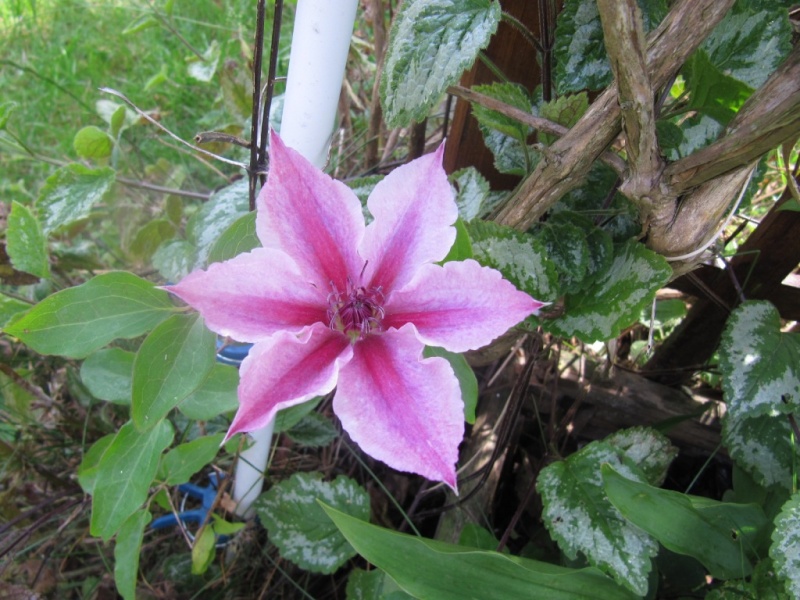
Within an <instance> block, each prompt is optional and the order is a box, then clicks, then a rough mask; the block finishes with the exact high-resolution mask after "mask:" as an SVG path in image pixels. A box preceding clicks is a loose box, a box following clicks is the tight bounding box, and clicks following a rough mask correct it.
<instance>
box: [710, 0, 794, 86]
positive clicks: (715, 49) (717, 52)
mask: <svg viewBox="0 0 800 600" xmlns="http://www.w3.org/2000/svg"><path fill="white" fill-rule="evenodd" d="M737 4H738V6H736V7H734V9H733V10H731V11H729V12H728V13H727V14H726V15H725V17H724V18H723V19H722V21H721V22H720V23H719V24H718V25H717V26H716V27H715V28H714V30H713V31H712V32H711V35H709V36H708V37H707V38H706V39H705V41H704V42H703V45H702V46H701V48H702V50H703V51H705V52H706V53H707V54H708V56H709V59H710V60H711V63H712V64H713V65H714V66H715V67H717V69H719V70H720V71H721V72H723V73H725V74H726V75H730V76H731V77H734V78H736V79H738V80H739V81H741V82H743V83H745V84H746V85H748V86H749V87H751V88H758V87H760V86H761V85H763V83H764V82H765V81H766V80H767V77H769V75H770V73H772V72H773V71H774V70H775V68H776V67H777V66H778V65H779V64H780V63H781V61H783V59H784V58H785V57H786V55H787V54H788V53H789V51H790V50H791V47H792V44H791V39H792V26H791V23H790V22H789V11H788V10H786V8H785V7H783V6H781V5H780V3H778V2H775V3H771V4H769V3H764V4H763V5H762V6H761V7H760V8H761V9H760V10H754V9H752V8H748V7H747V5H748V4H749V3H747V2H740V3H737Z"/></svg>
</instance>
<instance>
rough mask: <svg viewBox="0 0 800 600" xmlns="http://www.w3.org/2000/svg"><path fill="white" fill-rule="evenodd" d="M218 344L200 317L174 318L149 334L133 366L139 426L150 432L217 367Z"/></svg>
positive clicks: (134, 415)
mask: <svg viewBox="0 0 800 600" xmlns="http://www.w3.org/2000/svg"><path fill="white" fill-rule="evenodd" d="M215 342H216V336H215V335H214V334H213V333H212V332H211V331H209V330H208V329H207V328H206V326H205V324H204V323H203V320H202V319H201V318H200V317H199V316H198V315H175V316H173V317H171V318H169V319H167V320H166V321H164V322H163V323H161V324H160V325H159V326H158V327H156V328H155V329H154V330H153V331H152V332H150V335H148V336H147V338H145V340H144V342H142V345H141V346H140V347H139V351H138V352H137V353H136V360H135V361H134V363H133V395H132V406H131V416H132V418H133V422H134V423H135V424H136V427H138V428H139V429H141V430H147V429H150V428H151V427H153V426H154V425H155V424H156V423H158V422H160V421H161V419H163V418H164V417H165V416H167V413H169V411H170V410H172V409H173V408H175V407H176V406H177V405H178V404H180V402H181V401H182V400H183V399H184V398H186V397H187V396H188V395H189V394H191V393H192V392H193V391H194V390H195V389H197V388H198V387H199V386H200V384H202V383H203V381H204V380H205V378H206V376H207V375H208V373H209V371H211V368H212V367H213V366H214V360H215V357H216V348H215Z"/></svg>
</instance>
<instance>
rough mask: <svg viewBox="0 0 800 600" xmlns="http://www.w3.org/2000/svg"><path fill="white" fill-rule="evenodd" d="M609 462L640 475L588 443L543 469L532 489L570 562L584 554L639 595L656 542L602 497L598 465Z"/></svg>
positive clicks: (604, 447) (613, 452) (610, 450)
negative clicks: (537, 492)
mask: <svg viewBox="0 0 800 600" xmlns="http://www.w3.org/2000/svg"><path fill="white" fill-rule="evenodd" d="M603 464H610V465H612V466H613V467H614V469H615V470H617V471H618V472H621V473H623V474H624V476H625V477H627V478H629V479H632V480H634V481H640V482H641V481H644V480H645V476H644V475H643V474H642V472H641V470H639V469H638V468H637V467H636V465H635V464H634V463H633V461H631V460H630V459H628V458H627V457H625V456H624V455H623V453H622V452H620V450H619V449H617V448H615V447H614V446H612V445H611V444H607V443H605V442H592V443H591V444H589V445H587V446H586V447H584V448H583V449H582V450H580V451H578V452H576V453H575V454H572V455H571V456H570V457H569V458H567V459H566V460H562V461H559V462H556V463H553V464H551V465H549V466H547V467H545V468H544V469H543V470H542V472H541V473H540V474H539V479H538V481H537V483H536V489H537V490H538V491H539V493H540V494H541V496H542V503H543V505H544V511H543V513H542V517H543V519H544V523H545V526H546V527H547V529H548V530H549V531H550V535H551V536H552V537H553V539H555V540H556V542H557V543H558V545H559V547H560V548H561V550H562V551H563V552H564V554H566V555H567V556H568V557H570V558H571V559H575V558H577V557H578V553H581V554H583V555H584V556H585V557H586V558H587V560H588V561H589V563H590V564H592V565H593V566H595V567H597V568H599V569H601V570H602V571H604V572H606V573H608V574H609V575H611V576H612V577H613V578H614V579H615V580H616V581H617V583H619V584H620V585H622V586H625V587H627V588H628V589H630V590H631V591H632V592H634V593H636V594H639V595H644V594H645V593H646V592H647V588H648V576H649V573H650V570H651V568H652V563H651V558H652V557H653V556H655V555H656V554H657V553H658V543H657V542H656V541H655V540H654V539H653V538H652V537H651V536H650V535H648V534H647V533H645V532H644V531H642V530H641V529H639V528H638V527H636V526H635V525H633V524H631V523H629V522H628V521H627V520H626V519H625V518H624V517H623V516H622V514H621V513H620V512H619V510H618V509H617V508H615V507H614V505H613V504H611V502H610V501H609V500H608V498H607V497H606V493H605V489H604V485H603V477H602V475H601V471H600V467H601V466H602V465H603Z"/></svg>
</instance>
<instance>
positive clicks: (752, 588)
mask: <svg viewBox="0 0 800 600" xmlns="http://www.w3.org/2000/svg"><path fill="white" fill-rule="evenodd" d="M761 598H769V600H796V598H797V596H790V595H788V594H787V593H786V591H785V589H784V586H783V580H782V578H780V577H779V576H778V574H777V573H776V572H775V569H774V567H773V565H772V561H771V560H769V559H764V560H762V561H761V562H759V563H758V565H756V567H755V569H754V570H753V574H752V575H751V576H750V577H748V578H747V579H730V580H728V581H726V582H724V583H723V584H722V585H721V586H720V587H717V588H715V589H713V590H711V591H710V592H709V593H707V594H706V595H705V600H760V599H761Z"/></svg>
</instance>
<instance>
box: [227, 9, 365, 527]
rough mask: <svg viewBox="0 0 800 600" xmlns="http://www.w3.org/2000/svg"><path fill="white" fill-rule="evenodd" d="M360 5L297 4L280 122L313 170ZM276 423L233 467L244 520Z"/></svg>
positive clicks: (323, 158) (323, 154) (322, 153)
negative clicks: (310, 163) (312, 166)
mask: <svg viewBox="0 0 800 600" xmlns="http://www.w3.org/2000/svg"><path fill="white" fill-rule="evenodd" d="M357 7H358V0H299V1H298V3H297V12H296V13H295V21H294V32H293V34H292V51H291V54H290V55H289V73H288V75H287V78H286V95H285V99H284V103H283V116H282V118H281V133H280V135H281V138H282V139H283V141H284V143H285V144H286V145H287V146H290V147H291V148H294V149H295V150H297V151H298V152H299V153H300V154H302V155H303V156H304V157H305V158H307V159H308V160H309V161H311V162H312V163H314V164H315V165H316V166H317V167H320V168H322V167H323V166H325V163H326V162H327V157H328V147H329V145H330V141H331V137H332V134H333V127H334V121H335V118H336V109H337V107H338V104H339V94H340V92H341V89H342V79H343V77H344V69H345V65H346V63H347V53H348V51H349V49H350V38H351V37H352V35H353V25H354V24H355V19H356V8H357ZM273 427H274V423H270V424H269V425H268V426H266V427H264V428H263V429H260V430H258V431H254V432H252V433H251V434H250V435H251V436H252V438H253V440H254V443H253V445H252V446H250V447H249V448H247V449H246V450H244V451H243V452H242V453H241V455H240V457H239V461H238V463H237V464H236V474H235V479H234V482H233V499H234V500H235V501H236V502H237V503H238V505H237V507H236V513H237V514H238V515H240V516H247V515H248V513H249V512H250V506H251V505H252V503H253V502H254V501H255V499H256V498H258V495H259V494H260V493H261V488H262V486H263V482H264V479H263V476H264V471H265V470H266V468H267V460H268V458H269V448H270V445H271V440H272V430H273Z"/></svg>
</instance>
